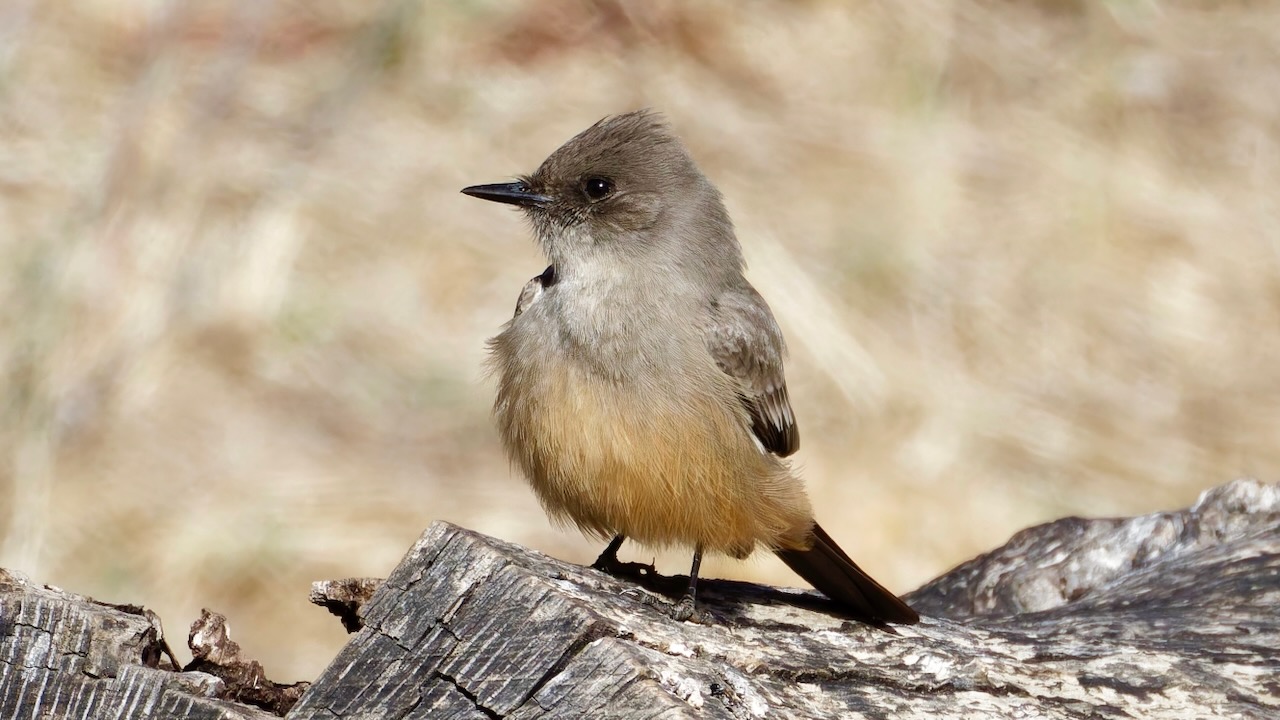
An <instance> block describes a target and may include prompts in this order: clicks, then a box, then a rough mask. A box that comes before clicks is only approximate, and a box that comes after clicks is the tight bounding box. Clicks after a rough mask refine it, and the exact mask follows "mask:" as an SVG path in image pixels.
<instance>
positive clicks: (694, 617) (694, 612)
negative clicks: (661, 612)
mask: <svg viewBox="0 0 1280 720" xmlns="http://www.w3.org/2000/svg"><path fill="white" fill-rule="evenodd" d="M671 619H672V620H675V621H676V622H684V621H686V620H688V621H691V622H701V621H702V613H700V612H698V607H697V603H696V602H695V601H694V599H693V596H692V595H685V596H684V597H682V598H680V602H678V603H676V604H675V607H673V608H671Z"/></svg>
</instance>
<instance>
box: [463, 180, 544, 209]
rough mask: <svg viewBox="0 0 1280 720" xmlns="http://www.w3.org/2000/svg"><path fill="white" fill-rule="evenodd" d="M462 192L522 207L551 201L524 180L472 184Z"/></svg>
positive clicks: (541, 204) (482, 198)
mask: <svg viewBox="0 0 1280 720" xmlns="http://www.w3.org/2000/svg"><path fill="white" fill-rule="evenodd" d="M462 194H463V195H470V196H471V197H475V198H480V199H481V200H492V201H494V202H500V203H507V204H508V205H519V206H520V207H542V206H543V205H547V204H548V203H550V202H551V198H549V197H547V196H546V195H539V194H538V193H536V192H534V191H532V190H530V189H529V186H528V185H525V184H524V183H522V182H513V183H497V184H496V185H472V186H471V187H466V188H462Z"/></svg>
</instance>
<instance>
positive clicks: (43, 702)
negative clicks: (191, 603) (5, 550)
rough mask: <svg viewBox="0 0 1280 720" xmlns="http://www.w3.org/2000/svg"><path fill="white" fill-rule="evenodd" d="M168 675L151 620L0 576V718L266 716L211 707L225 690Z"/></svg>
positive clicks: (208, 680) (236, 719)
mask: <svg viewBox="0 0 1280 720" xmlns="http://www.w3.org/2000/svg"><path fill="white" fill-rule="evenodd" d="M176 669H177V663H176V661H174V660H173V657H172V654H171V653H168V648H167V646H166V645H165V643H164V632H163V631H162V629H161V626H160V621H159V618H157V617H156V616H155V614H154V613H151V612H148V611H145V610H143V609H142V608H139V607H135V606H125V605H110V604H107V603H100V602H96V601H94V600H92V599H90V598H86V597H83V596H80V595H73V594H71V593H66V592H63V591H61V590H59V589H57V588H53V587H47V586H41V585H36V584H34V583H32V582H30V581H29V580H27V579H26V578H24V577H23V576H21V575H19V574H17V573H13V572H9V571H6V570H0V717H3V718H42V719H43V720H63V719H66V720H72V719H73V718H74V719H76V720H99V718H119V719H120V720H134V719H141V718H191V720H263V719H264V718H273V717H276V716H274V715H271V714H269V713H266V712H263V711H261V710H258V709H256V708H253V707H249V706H247V705H242V704H240V703H235V702H230V701H227V700H220V699H217V698H218V697H219V695H220V694H221V693H223V692H224V691H225V689H226V686H225V685H224V683H223V682H222V681H221V680H219V679H217V678H215V677H213V676H212V675H208V674H205V673H200V672H176Z"/></svg>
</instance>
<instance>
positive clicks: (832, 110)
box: [0, 0, 1280, 679]
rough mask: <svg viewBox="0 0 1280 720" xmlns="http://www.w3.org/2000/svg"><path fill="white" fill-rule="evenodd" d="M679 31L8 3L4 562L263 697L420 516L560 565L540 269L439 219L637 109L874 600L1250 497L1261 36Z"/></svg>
mask: <svg viewBox="0 0 1280 720" xmlns="http://www.w3.org/2000/svg"><path fill="white" fill-rule="evenodd" d="M693 7H695V6H693V5H691V4H686V3H677V2H675V1H674V0H668V1H666V2H657V3H640V2H634V3H633V2H605V1H603V0H601V1H600V2H586V1H585V0H584V1H582V2H578V1H574V0H560V1H558V2H555V3H549V2H548V3H544V2H538V3H534V2H527V3H523V4H521V5H520V6H509V5H506V4H503V3H479V2H470V3H464V2H457V3H441V2H425V3H411V2H385V3H360V2H354V0H352V1H350V2H332V1H329V2H320V3H312V2H290V3H280V4H270V3H256V2H248V1H247V0H245V1H241V2H232V1H230V0H226V1H224V2H208V3H144V2H132V3H125V2H120V3H109V2H97V3H92V2H84V3H31V2H28V3H10V4H9V5H8V6H7V7H5V8H3V9H2V10H0V33H3V35H2V36H0V133H2V135H0V138H3V139H2V140H0V154H2V157H0V192H2V193H3V203H0V261H2V263H3V272H0V292H2V293H3V305H0V307H2V308H3V317H4V322H5V325H4V327H5V332H4V333H3V335H2V336H0V367H3V371H4V394H3V423H2V424H0V447H2V448H3V451H4V457H5V458H6V460H7V463H6V464H5V465H3V471H2V475H0V477H3V478H4V485H3V486H0V497H2V498H3V501H0V502H3V503H4V504H3V506H2V509H3V513H0V542H2V543H3V544H2V545H0V564H3V565H6V566H11V567H16V568H18V569H20V570H23V571H26V572H28V573H30V574H32V575H34V576H35V577H37V578H38V579H41V580H44V581H47V582H53V583H57V584H60V585H63V586H66V587H68V588H71V589H75V590H79V591H84V592H88V593H91V594H94V595H96V596H99V597H102V598H105V599H111V600H116V601H128V602H143V603H146V604H147V605H149V606H151V607H153V608H155V609H157V610H158V611H160V613H161V615H162V616H163V617H165V618H167V619H168V620H169V622H170V623H171V627H170V628H169V630H170V633H171V634H173V635H174V636H176V637H179V638H180V637H181V636H182V635H183V634H184V633H185V623H186V622H187V621H188V620H190V619H193V618H195V617H196V615H197V614H198V611H199V608H200V607H201V606H209V607H214V608H217V609H219V610H222V611H225V612H227V613H228V614H229V615H230V617H231V621H232V623H233V624H234V625H235V627H236V631H237V635H236V636H237V638H238V639H239V640H240V642H241V643H243V644H244V645H246V646H247V648H248V650H249V651H250V652H251V653H253V654H254V655H255V656H256V657H260V658H261V659H262V660H264V661H265V662H266V664H267V667H268V670H269V672H270V673H272V675H273V676H274V677H277V678H278V679H289V678H295V677H310V676H312V675H314V674H315V673H316V672H317V671H318V670H319V669H320V668H321V667H322V666H323V664H324V663H325V661H326V660H327V659H328V658H329V657H331V656H332V654H333V652H334V651H335V649H336V648H337V647H338V645H339V644H340V643H341V642H342V640H343V637H342V634H341V631H340V630H339V628H338V624H337V623H336V622H334V621H332V620H330V619H328V618H326V617H324V615H323V613H322V612H321V611H319V610H313V609H309V608H308V607H306V605H305V602H306V600H305V598H306V591H307V583H308V582H310V581H311V580H313V579H318V578H327V577H337V576H348V575H379V574H384V573H386V572H387V571H388V570H389V569H390V568H391V567H392V566H393V564H394V563H395V562H396V560H397V559H398V558H399V557H400V555H401V553H402V552H403V551H404V550H405V549H406V548H407V547H408V545H409V544H410V543H411V542H412V541H413V539H414V538H415V537H416V536H417V535H418V533H419V532H420V531H421V530H422V529H423V528H424V527H425V526H426V525H427V524H428V523H429V522H430V521H431V520H433V519H437V518H439V519H445V520H450V521H453V522H456V523H460V524H462V525H466V526H468V527H472V528H475V529H478V530H481V531H484V532H488V533H493V534H496V535H499V536H502V537H505V538H508V539H511V540H515V541H519V542H522V543H526V544H529V545H531V546H533V547H536V548H539V549H542V550H545V551H547V552H549V553H552V554H555V555H558V556H561V557H565V558H569V559H574V560H585V559H589V558H590V557H592V556H593V555H594V553H595V552H596V551H597V550H598V548H596V547H594V546H592V545H591V544H588V543H586V542H584V541H582V540H580V539H579V538H578V537H577V536H576V535H575V534H573V533H569V532H563V531H559V530H557V529H555V528H552V527H549V526H548V525H547V523H546V521H545V519H544V517H543V515H542V513H541V512H540V511H539V509H538V508H537V506H536V504H535V502H534V501H533V499H532V496H531V493H530V492H529V491H528V490H527V489H526V488H525V487H524V485H523V484H522V483H521V482H520V481H519V480H518V479H516V478H515V477H513V476H512V475H511V474H510V472H509V471H508V469H507V467H506V463H505V460H504V459H503V458H502V454H501V452H500V450H499V448H498V446H497V442H496V438H495V435H494V433H493V431H492V430H491V428H490V425H489V421H488V402H489V398H490V393H491V391H492V388H491V386H490V384H489V383H487V381H486V380H485V379H484V378H483V377H482V376H481V373H480V370H479V367H480V363H481V360H482V357H483V346H484V340H485V338H486V337H488V336H490V335H491V334H493V333H494V332H495V331H496V329H497V328H498V326H499V325H500V324H501V323H502V322H503V321H505V320H506V319H507V317H509V315H510V312H511V308H512V305H513V303H514V300H515V296H516V294H517V292H518V291H519V289H520V287H521V285H522V283H523V282H524V281H525V280H526V279H527V278H529V277H530V276H532V275H533V274H535V273H536V272H538V271H540V270H541V269H542V260H541V258H540V257H539V256H538V255H537V252H536V249H535V248H534V246H533V244H532V243H531V242H530V241H529V237H528V233H527V231H526V229H525V228H524V227H523V226H522V224H521V222H520V221H519V219H518V217H517V216H516V215H515V214H514V213H512V212H506V211H503V210H502V209H500V208H497V207H494V206H490V205H485V204H482V203H478V202H476V201H474V200H471V199H469V198H466V197H464V196H462V195H460V194H458V192H457V191H458V189H459V188H461V187H462V186H463V185H465V184H470V183H475V182H490V181H499V180H502V179H504V178H506V177H509V176H511V175H513V174H515V173H518V172H523V171H529V170H531V169H532V168H534V167H535V166H536V164H537V163H538V162H539V161H540V160H541V159H542V157H544V156H545V155H546V154H547V153H549V152H550V151H551V150H552V149H554V148H555V147H556V146H557V145H558V144H559V143H560V142H562V141H563V140H565V139H566V138H568V137H569V136H570V135H572V134H573V133H574V132H576V131H577V130H579V129H581V128H582V127H584V126H586V125H587V124H588V123H590V122H592V121H594V120H595V119H597V118H598V117H600V116H602V115H605V114H608V113H613V112H618V111H622V110H626V109H631V108H635V107H639V106H651V107H654V108H658V109H661V110H663V111H665V112H666V113H667V114H668V115H669V116H670V119H671V121H672V124H673V125H674V126H675V127H676V128H677V129H678V131H679V132H680V133H681V134H682V135H683V136H684V137H685V139H686V140H687V142H688V144H689V145H690V146H691V148H692V149H693V151H694V153H695V155H696V156H697V157H698V158H699V159H700V161H701V163H702V165H703V167H704V169H705V170H706V171H707V172H708V174H709V175H710V176H711V177H712V178H713V179H714V180H715V181H716V182H717V183H718V184H719V186H720V188H721V189H722V190H723V191H724V193H725V195H726V197H727V200H728V202H729V205H730V211H731V212H732V213H733V216H734V218H735V219H736V221H737V223H738V227H739V231H740V237H741V238H742V240H743V243H744V245H745V247H746V252H747V256H748V260H749V261H750V263H751V265H752V273H751V277H752V280H753V281H754V282H755V283H756V285H757V286H758V287H759V288H760V290H761V291H762V292H763V293H764V294H765V296H766V297H767V298H768V299H769V300H770V302H771V303H772V305H773V307H774V309H775V311H776V312H777V314H778V316H779V319H780V321H781V322H782V324H783V327H784V330H785V331H786V332H787V334H788V337H789V338H790V342H791V346H792V360H791V363H790V365H789V373H788V374H789V377H790V380H791V384H792V386H793V393H792V394H793V398H794V402H795V406H796V410H797V412H798V414H799V417H800V422H801V427H802V429H803V434H804V446H803V448H802V450H801V453H800V456H799V462H800V465H801V467H802V470H803V472H804V474H805V476H806V478H807V480H808V483H809V486H810V488H811V490H812V493H813V495H814V496H815V500H816V502H815V505H816V506H817V507H818V508H820V511H819V512H820V517H821V519H822V521H823V523H824V525H826V526H827V527H828V528H829V529H830V530H831V531H832V532H833V534H835V535H836V536H837V537H838V538H839V539H840V540H841V541H842V543H843V544H844V545H845V546H846V548H847V549H848V550H849V551H850V552H851V553H852V554H853V555H854V556H855V557H857V558H859V559H860V560H862V561H863V563H864V565H865V566H866V567H867V568H868V569H869V570H870V571H871V572H872V573H873V574H874V575H876V576H877V577H879V578H881V579H882V580H883V581H885V582H886V583H887V584H888V585H890V586H892V587H895V588H899V589H902V590H906V589H909V588H911V587H913V586H915V585H916V584H918V583H920V582H922V581H924V580H926V579H928V578H929V577H931V576H933V575H935V574H937V573H939V572H941V571H943V570H945V569H947V568H948V567H949V566H950V565H952V564H954V563H956V562H958V561H960V560H963V559H965V558H967V557H969V556H971V555H973V554H975V553H977V552H979V551H981V550H983V549H986V548H989V547H992V546H994V545H996V544H998V543H1000V542H1001V541H1002V540H1003V539H1004V538H1006V537H1007V536H1008V535H1009V534H1010V533H1012V532H1014V531H1016V530H1017V529H1019V528H1021V527H1024V526H1026V525H1029V524H1032V523H1036V522H1039V521H1043V520H1048V519H1051V518H1055V517H1058V516H1062V515H1066V514H1073V513H1081V514H1089V515H1099V514H1103V515H1105V514H1117V513H1139V512H1146V511H1150V510H1154V509H1159V508H1168V507H1174V506H1180V505H1185V504H1186V503H1188V502H1190V501H1192V500H1193V499H1194V497H1195V496H1196V494H1197V493H1198V492H1199V491H1200V490H1202V489H1203V488H1205V487H1208V486H1211V485H1214V484H1217V483H1220V482H1222V481H1225V480H1227V479H1230V478H1231V477H1233V476H1236V475H1240V474H1254V475H1257V476H1260V477H1262V478H1263V479H1267V480H1274V479H1276V477H1277V475H1280V445H1278V444H1277V443H1276V441H1275V440H1276V436H1275V432H1274V429H1275V428H1276V427H1280V374H1278V373H1277V370H1276V363H1277V359H1280V272H1278V270H1280V254H1278V250H1280V243H1278V240H1277V227H1280V201H1278V200H1277V198H1278V197H1280V193H1278V192H1277V188H1278V183H1277V179H1278V177H1277V176H1278V175H1280V87H1278V86H1280V50H1278V48H1280V6H1277V5H1276V4H1274V3H1266V2H1219V3H1193V2H1184V3H1163V2H1157V1H1155V0H1151V1H1149V2H1095V3H1083V2H1068V1H1067V0H1060V1H1057V2H1052V1H1049V0H1042V1H1041V2H1038V3H1005V2H977V1H974V0H970V1H966V2H961V3H954V4H953V3H949V2H941V1H938V2H912V3H837V2H821V1H818V0H812V1H810V2H806V3H784V2H776V1H775V2H755V3H750V4H748V5H745V6H744V5H741V4H739V3H733V2H729V0H721V1H720V2H715V3H700V4H697V5H696V8H697V9H692V8H693ZM640 557H645V556H644V555H642V554H640ZM685 561H686V559H685V558H682V557H680V556H670V557H665V558H662V559H661V562H662V564H663V567H664V569H666V570H669V571H673V572H681V571H683V570H684V564H685ZM710 573H711V574H716V573H719V574H724V575H733V576H748V577H756V578H764V579H768V580H773V581H780V582H794V579H793V578H792V577H790V576H788V575H787V574H786V571H785V570H784V569H783V568H782V566H781V565H780V564H779V563H776V562H775V561H773V560H772V559H762V560H759V561H757V562H755V563H749V564H745V565H744V564H736V563H723V564H719V565H713V566H712V567H711V568H710Z"/></svg>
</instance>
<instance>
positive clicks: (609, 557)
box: [591, 535, 627, 575]
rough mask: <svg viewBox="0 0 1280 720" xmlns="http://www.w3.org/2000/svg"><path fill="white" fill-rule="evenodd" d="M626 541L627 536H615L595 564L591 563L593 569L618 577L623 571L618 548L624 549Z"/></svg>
mask: <svg viewBox="0 0 1280 720" xmlns="http://www.w3.org/2000/svg"><path fill="white" fill-rule="evenodd" d="M626 539H627V537H626V536H625V535H614V536H613V539H612V540H610V541H609V546H608V547H606V548H605V549H604V552H602V553H600V557H598V558H596V561H595V562H593V563H591V567H592V568H594V569H596V570H600V571H602V572H607V573H609V574H610V575H617V574H618V572H619V571H620V570H622V569H623V568H622V563H621V562H619V561H618V548H620V547H622V543H623V542H625V541H626Z"/></svg>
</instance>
